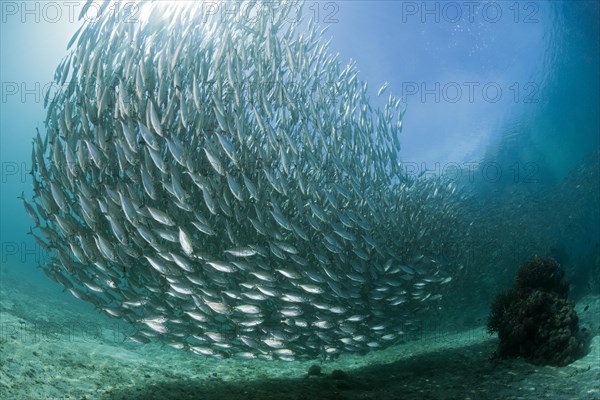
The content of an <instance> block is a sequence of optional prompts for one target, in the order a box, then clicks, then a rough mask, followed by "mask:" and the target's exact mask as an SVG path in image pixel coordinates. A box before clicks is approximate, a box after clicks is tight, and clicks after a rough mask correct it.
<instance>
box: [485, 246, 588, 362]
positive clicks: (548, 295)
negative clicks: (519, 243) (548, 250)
mask: <svg viewBox="0 0 600 400" xmlns="http://www.w3.org/2000/svg"><path fill="white" fill-rule="evenodd" d="M568 294H569V284H568V282H566V280H565V279H564V272H563V271H562V270H561V269H560V265H559V264H558V263H557V262H556V261H555V260H553V259H551V258H539V257H534V258H532V259H530V260H529V261H527V262H525V263H524V264H523V265H522V266H521V267H520V268H519V270H518V271H517V276H516V280H515V287H513V288H512V289H510V290H508V291H505V292H502V293H500V294H498V295H497V296H496V299H495V300H494V302H493V304H492V309H491V313H490V316H489V319H488V331H489V332H490V333H494V332H497V333H498V337H499V339H500V344H499V346H498V351H497V355H498V356H499V357H503V358H504V357H523V358H525V359H526V360H527V361H529V362H531V363H533V364H539V365H555V366H562V365H567V364H570V363H571V362H573V361H575V360H576V359H577V358H579V357H580V356H582V355H583V354H584V349H585V347H586V346H585V340H584V338H583V336H582V335H581V334H580V333H579V327H578V322H579V318H578V317H577V313H576V312H575V309H574V306H573V303H572V302H570V301H569V300H568Z"/></svg>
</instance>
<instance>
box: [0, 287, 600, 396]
mask: <svg viewBox="0 0 600 400" xmlns="http://www.w3.org/2000/svg"><path fill="white" fill-rule="evenodd" d="M31 293H34V292H33V291H29V290H22V289H16V288H15V287H7V285H1V286H0V300H1V302H0V399H10V400H13V399H14V400H29V399H31V400H38V399H44V400H58V399H60V400H65V399H77V400H82V399H86V400H96V399H101V400H102V399H107V400H108V399H123V400H138V399H139V400H142V399H143V400H152V399H156V400H159V399H160V400H170V399H173V400H175V399H177V400H180V399H181V400H185V399H202V400H217V399H218V400H221V399H228V400H242V399H256V400H274V399H294V400H300V399H307V400H319V399H332V400H333V399H336V400H338V399H339V400H344V399H347V400H353V399H377V400H388V399H390V400H391V399H420V400H421V399H423V400H427V399H435V400H442V399H465V400H467V399H472V400H485V399H505V400H509V399H556V400H571V399H573V400H575V399H578V400H600V336H598V335H599V334H600V327H599V322H600V321H599V319H600V297H599V296H587V297H586V298H584V299H582V300H581V301H580V302H579V303H578V305H577V307H576V309H577V312H578V314H579V316H580V319H581V326H582V327H586V329H589V330H590V331H591V332H592V334H593V335H596V336H594V337H593V338H592V341H591V344H590V352H589V353H588V354H587V355H586V356H585V357H583V358H581V359H579V360H577V361H576V362H574V363H572V364H571V365H568V366H566V367H561V368H557V367H539V366H534V365H531V364H528V363H526V362H525V361H523V360H520V359H516V360H495V359H493V358H492V355H493V353H494V350H495V349H496V345H497V339H496V338H494V337H492V336H490V335H488V334H487V333H486V331H485V327H484V326H477V327H473V328H472V329H468V330H465V331H460V332H458V331H453V332H448V333H445V334H443V335H440V334H439V332H438V333H437V334H433V335H429V336H427V335H425V336H423V337H422V338H420V339H419V340H413V341H408V342H406V343H404V344H400V345H396V346H393V347H391V348H388V349H386V350H383V351H373V352H371V353H369V354H367V355H365V356H359V355H356V356H355V355H352V356H342V357H340V358H338V359H337V360H335V361H328V362H322V361H319V360H315V361H312V362H283V361H256V360H253V361H241V360H233V359H227V360H214V359H209V358H205V357H201V356H197V355H194V354H192V353H189V352H184V351H181V350H175V349H172V348H170V347H168V346H160V345H159V344H148V345H137V344H134V343H131V342H130V341H126V342H123V338H124V335H125V334H126V330H127V327H126V326H125V325H124V324H122V323H120V322H119V321H117V320H112V319H109V318H107V317H104V316H103V315H101V314H99V313H97V312H94V310H93V309H92V308H90V306H88V305H86V304H76V303H74V302H73V301H70V299H69V297H67V294H64V295H62V296H57V295H56V294H51V295H50V294H49V295H47V296H46V294H45V293H40V292H37V293H36V295H35V297H34V296H32V294H31ZM50 293H53V292H50ZM68 296H70V295H68ZM586 306H588V307H587V309H585V307H586ZM313 364H316V365H319V366H320V367H321V371H322V375H320V376H311V377H307V370H308V368H309V367H310V366H311V365H313ZM334 370H342V371H344V372H345V374H342V376H341V377H336V378H334V376H332V375H331V372H333V371H334Z"/></svg>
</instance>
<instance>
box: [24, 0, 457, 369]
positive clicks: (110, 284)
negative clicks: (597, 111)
mask: <svg viewBox="0 0 600 400" xmlns="http://www.w3.org/2000/svg"><path fill="white" fill-rule="evenodd" d="M102 4H103V5H102V7H103V8H102V9H101V10H100V11H101V12H100V13H99V17H98V18H97V19H94V20H93V21H92V20H89V21H86V22H85V23H84V24H82V26H81V28H80V29H79V31H77V33H76V34H75V35H74V36H73V38H72V39H71V42H70V43H69V48H68V53H67V56H66V57H65V58H64V60H63V61H62V62H61V64H60V65H59V66H58V68H57V70H56V74H55V81H56V85H57V86H58V87H60V89H61V90H58V91H56V92H55V93H53V95H52V96H48V97H47V98H46V102H47V103H46V104H45V106H46V108H47V119H46V121H45V125H46V126H45V128H46V134H45V135H44V136H42V135H41V134H40V133H39V131H38V133H37V136H36V137H35V139H34V144H33V152H32V165H33V168H32V175H33V178H34V179H33V183H34V187H33V192H34V194H33V199H26V198H25V196H23V201H24V203H25V209H26V211H27V213H28V214H29V215H30V216H31V218H32V219H33V221H34V224H35V227H34V228H33V229H32V231H31V232H30V233H31V234H32V235H33V236H34V237H35V240H36V241H37V243H39V244H40V245H41V246H43V248H44V249H46V250H48V251H49V252H50V253H51V254H52V257H51V258H50V259H49V262H48V263H46V264H44V265H42V267H43V270H44V272H45V273H46V275H47V276H48V277H50V278H51V279H52V280H54V281H56V282H58V283H60V284H61V285H62V286H64V287H65V288H66V289H67V290H69V291H70V292H71V293H72V294H73V295H74V296H75V297H77V298H79V299H81V300H84V301H88V302H91V303H93V304H94V305H95V306H96V307H97V308H98V309H99V310H101V311H102V312H103V313H105V314H107V315H109V316H111V317H115V318H118V319H121V320H124V321H127V322H130V323H131V324H133V326H135V327H137V331H136V332H135V333H134V334H132V335H130V336H129V339H131V340H133V341H136V342H140V343H148V342H150V341H153V340H160V341H162V342H164V343H166V344H168V345H170V346H172V347H174V348H179V349H187V350H189V351H192V352H194V353H197V354H200V355H205V356H212V357H217V358H226V357H235V358H240V359H254V358H261V359H282V360H294V359H308V358H315V357H324V358H333V357H336V356H337V355H339V354H341V353H347V352H360V353H364V352H367V351H369V350H373V349H383V348H385V347H387V346H389V345H392V344H394V343H397V342H398V341H399V340H402V338H403V337H404V335H406V333H408V332H410V331H411V329H413V321H414V318H415V316H418V315H420V314H421V313H424V312H426V311H427V310H428V309H429V308H431V307H435V305H436V304H437V303H436V302H439V300H440V298H441V297H442V289H443V288H444V287H445V285H446V284H447V283H449V282H450V281H451V279H452V270H453V268H457V266H456V265H454V264H453V262H452V260H454V259H455V255H456V254H457V252H458V251H459V250H458V249H459V247H460V238H461V237H462V236H461V232H459V230H460V229H462V228H461V224H459V223H457V221H459V220H461V215H460V212H461V207H460V199H461V196H460V195H459V191H458V189H457V187H456V185H454V184H452V183H447V182H443V181H442V180H441V179H416V178H411V177H407V176H403V174H402V171H401V168H400V165H401V164H400V160H399V151H400V143H399V135H400V132H401V129H402V105H401V101H400V99H398V98H395V97H393V96H391V95H390V96H389V97H388V100H387V102H385V106H383V107H382V108H374V107H372V106H371V105H370V102H369V98H368V95H367V92H368V89H367V85H366V83H364V82H362V81H360V80H359V79H358V70H357V69H356V67H355V66H354V65H353V64H350V65H347V66H345V67H344V66H342V65H341V64H340V62H339V61H338V57H337V56H336V55H332V54H331V53H330V52H329V50H328V42H327V41H325V40H324V39H323V32H320V31H319V29H318V25H317V23H316V22H315V21H314V20H310V21H307V19H308V18H302V12H303V11H302V10H303V9H302V8H301V7H300V5H299V3H292V2H283V3H281V4H278V3H268V4H267V3H265V4H261V3H255V2H249V3H244V2H234V3H227V7H228V9H231V8H232V7H234V9H235V7H237V10H238V12H229V13H214V14H211V15H207V14H206V12H204V11H205V10H203V8H202V7H201V6H200V5H201V4H202V2H186V3H184V4H179V5H173V2H142V3H138V7H139V10H140V11H143V13H141V14H140V15H143V16H144V17H143V18H140V19H138V20H136V21H135V22H130V21H127V20H126V19H124V18H117V17H115V15H113V14H111V13H109V12H104V13H102V11H103V10H104V11H105V10H107V8H106V7H107V4H109V3H108V2H105V3H102ZM250 15H252V17H250ZM385 91H386V86H384V87H382V88H381V89H380V90H379V92H378V94H377V95H378V96H381V99H382V100H383V96H384V93H385ZM382 104H383V103H382Z"/></svg>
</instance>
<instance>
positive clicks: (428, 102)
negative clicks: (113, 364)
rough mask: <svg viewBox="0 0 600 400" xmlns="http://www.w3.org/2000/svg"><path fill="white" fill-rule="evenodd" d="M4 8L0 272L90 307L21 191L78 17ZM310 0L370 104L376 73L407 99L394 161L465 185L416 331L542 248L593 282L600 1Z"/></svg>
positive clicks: (477, 307)
mask: <svg viewBox="0 0 600 400" xmlns="http://www.w3.org/2000/svg"><path fill="white" fill-rule="evenodd" d="M80 6H81V5H80ZM2 7H3V8H2V25H1V29H2V31H1V40H2V42H1V46H0V48H1V50H0V51H1V60H2V65H1V79H0V80H1V82H2V99H1V100H2V102H1V106H2V110H1V116H0V124H1V125H0V135H1V136H0V140H1V142H0V155H1V159H2V160H1V161H2V162H1V165H2V176H1V179H2V186H1V221H2V223H1V225H2V226H1V230H0V232H1V239H0V243H1V244H2V260H1V267H0V278H1V279H2V280H1V281H0V284H1V285H2V287H3V289H10V290H13V289H19V290H22V291H24V292H25V293H26V294H27V295H28V296H29V297H27V296H26V297H24V298H31V297H32V296H36V295H37V294H40V296H41V295H43V296H48V297H49V298H52V299H60V300H61V301H67V302H69V303H71V304H73V307H76V308H75V309H76V310H79V312H80V315H81V316H87V315H89V316H90V318H91V319H93V318H95V316H96V311H95V310H94V309H93V307H92V306H90V305H87V304H85V305H84V304H83V303H82V302H80V301H78V300H76V299H74V298H72V296H70V294H69V293H68V292H67V293H64V292H63V290H62V289H63V288H62V287H61V286H60V285H57V284H55V283H54V282H51V281H50V280H48V279H47V277H46V276H45V275H44V274H43V273H42V271H41V270H40V269H39V268H37V266H38V265H39V264H44V263H45V262H47V260H48V258H49V256H50V255H49V254H46V252H45V251H44V250H43V249H41V248H40V247H39V246H38V245H37V244H36V243H35V241H34V240H33V238H32V237H31V236H30V235H27V232H28V231H29V227H30V226H31V225H32V223H31V220H30V219H29V217H28V216H27V214H26V213H25V211H24V209H23V205H22V202H21V201H20V200H19V199H17V196H19V195H20V194H21V193H22V192H25V194H26V195H27V197H29V198H31V195H32V180H31V176H30V175H29V174H28V173H27V172H28V171H29V170H31V147H32V146H31V142H32V140H33V138H34V136H35V132H36V131H35V128H36V127H37V128H39V129H40V131H41V132H42V134H44V120H45V111H44V108H43V97H44V94H45V90H46V89H47V88H48V87H49V85H50V82H52V77H53V74H54V71H55V68H56V66H57V65H58V64H59V62H60V60H61V59H62V57H63V56H64V55H65V47H66V44H67V42H68V40H69V38H70V36H71V35H72V34H73V33H74V32H75V31H76V30H77V28H78V27H79V25H78V23H77V22H76V21H72V20H70V18H69V17H68V13H67V11H68V10H67V9H66V8H63V9H61V11H62V14H60V16H57V17H56V18H54V17H53V16H54V14H52V12H54V10H53V9H51V8H48V6H47V5H46V6H44V5H43V3H38V7H39V9H36V8H35V6H32V7H33V8H32V10H33V11H31V12H30V13H27V12H25V10H24V9H21V7H23V5H22V4H21V3H10V2H7V3H3V5H2ZM307 7H308V8H307V10H306V12H307V13H308V15H311V16H314V17H315V18H316V19H317V22H318V23H319V26H322V27H328V29H329V30H328V31H327V33H326V34H325V36H326V37H327V36H329V37H331V52H333V53H335V52H339V54H340V60H341V62H342V64H345V63H347V62H348V61H350V60H354V61H355V62H356V65H357V68H358V69H359V71H360V75H359V77H360V79H362V80H364V81H366V82H368V83H369V93H370V97H371V100H372V103H373V104H374V105H377V106H381V105H382V104H379V102H380V100H379V99H378V98H377V90H378V88H379V87H380V86H381V85H382V84H383V83H384V82H389V87H388V89H387V91H388V93H393V94H394V95H396V96H399V97H401V98H402V99H403V100H404V105H405V108H406V114H405V116H404V119H403V123H404V124H403V125H404V126H403V130H402V133H401V135H400V143H401V148H402V150H401V152H400V154H399V157H400V160H401V167H402V170H403V172H404V173H406V174H407V175H408V176H410V177H415V178H417V177H442V178H446V179H450V180H452V181H454V182H456V183H457V184H459V186H460V187H461V188H462V189H463V190H464V192H465V193H468V196H467V197H466V198H465V201H464V204H462V207H463V209H464V210H465V213H463V215H464V218H465V220H469V221H471V220H473V221H474V226H473V228H472V229H473V230H472V232H471V233H470V235H469V236H468V238H467V240H466V241H465V242H464V243H462V246H461V248H460V251H459V254H460V262H457V263H456V264H455V265H454V267H453V268H452V269H450V271H449V274H450V276H452V277H453V280H452V284H451V285H449V286H448V287H447V288H445V289H444V291H443V295H444V297H443V300H442V302H441V303H440V304H439V305H438V306H437V307H432V308H431V309H430V310H428V311H427V312H426V313H424V314H423V315H422V316H420V318H421V322H420V323H422V326H423V327H425V328H424V329H425V330H427V329H430V330H434V329H435V328H433V327H434V326H436V325H435V322H436V321H438V322H441V323H443V322H447V321H453V320H457V319H458V320H460V321H466V322H465V324H478V323H479V324H484V323H485V322H484V321H485V316H486V314H487V312H488V310H489V304H490V302H491V300H492V298H493V296H494V294H495V293H496V292H498V291H499V290H500V289H504V288H507V287H509V286H510V285H511V284H512V282H513V280H514V273H515V271H516V269H517V267H518V266H519V265H520V264H521V263H522V262H523V261H525V260H526V259H528V258H529V257H531V256H533V255H536V254H537V255H548V256H553V257H554V258H556V259H557V260H558V261H559V262H560V263H561V264H562V266H563V268H564V269H565V271H566V273H567V277H568V279H569V280H570V282H571V285H572V290H571V293H570V296H571V298H572V299H573V300H577V299H580V298H584V297H585V296H588V295H590V294H598V293H599V291H600V277H599V275H600V249H599V245H600V217H599V207H598V206H599V205H600V204H599V194H600V182H599V166H600V164H599V163H600V153H599V152H600V126H599V119H598V112H599V109H600V104H599V96H600V90H599V89H600V82H599V76H598V72H597V71H598V67H599V66H600V61H599V54H600V51H599V50H600V49H599V47H600V46H599V42H598V37H599V23H598V21H599V20H600V18H598V17H599V8H598V4H597V3H596V2H578V3H577V5H573V4H572V3H571V2H543V3H542V2H516V3H508V2H506V3H505V2H501V3H477V6H476V7H475V9H473V10H470V9H469V8H467V7H466V6H464V5H462V6H461V4H459V3H448V2H446V3H444V2H441V3H434V2H432V3H431V4H430V5H427V6H426V5H425V3H421V2H378V1H375V2H368V3H367V2H351V3H350V2H347V3H346V2H331V3H326V4H325V3H314V4H312V3H307ZM427 7H429V8H427ZM499 10H500V11H499ZM456 12H459V13H460V18H458V17H456V16H457V15H458V14H456ZM497 12H500V14H497ZM36 13H37V14H36ZM17 38H18V39H19V40H16V39H17ZM3 293H6V292H3ZM9 300H10V299H8V298H3V299H2V302H3V303H5V302H7V301H9ZM24 308H25V309H26V308H27V307H24ZM465 309H468V310H469V311H468V312H465V311H464V310H465ZM482 321H483V322H482ZM469 326H470V325H469ZM190 356H192V354H190Z"/></svg>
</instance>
